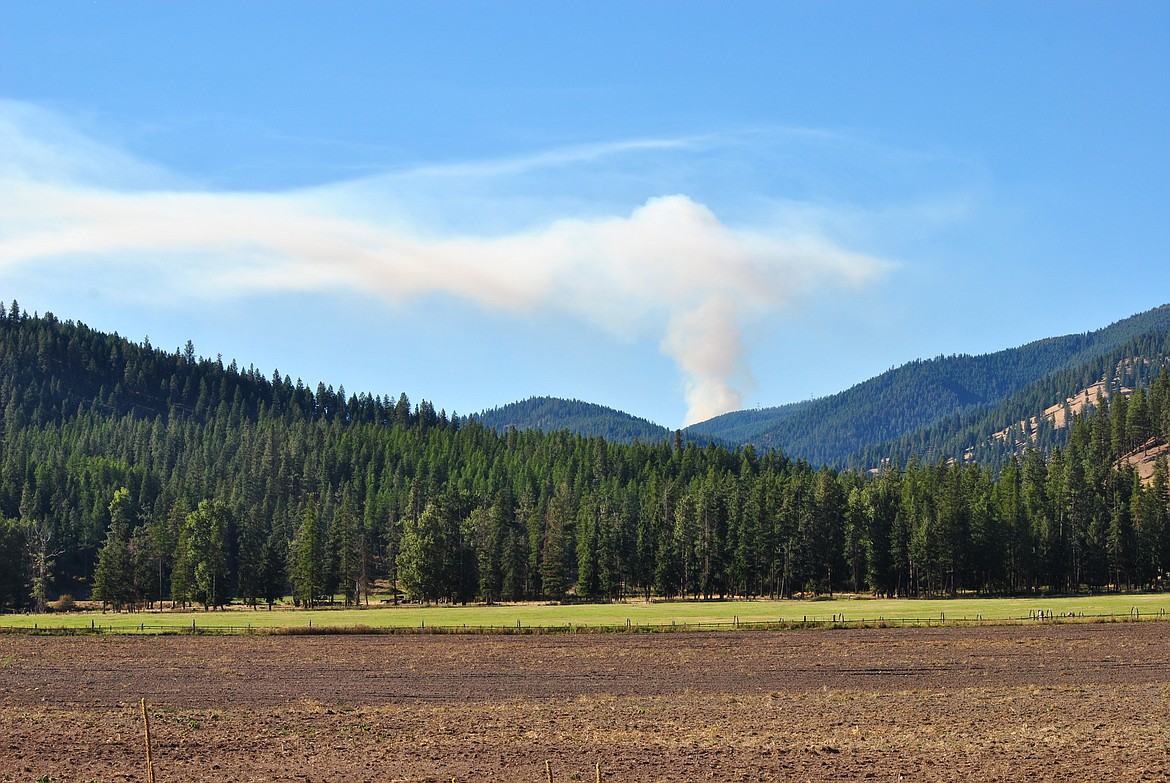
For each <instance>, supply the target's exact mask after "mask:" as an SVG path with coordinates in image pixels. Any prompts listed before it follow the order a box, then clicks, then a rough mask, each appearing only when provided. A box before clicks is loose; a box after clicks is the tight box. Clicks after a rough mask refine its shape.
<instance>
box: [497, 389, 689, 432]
mask: <svg viewBox="0 0 1170 783" xmlns="http://www.w3.org/2000/svg"><path fill="white" fill-rule="evenodd" d="M476 418H478V419H479V421H480V423H481V424H483V425H484V426H485V427H489V428H491V429H494V430H496V431H498V432H505V431H507V430H508V429H509V428H515V429H517V430H544V431H545V432H554V431H557V430H569V431H570V432H573V433H575V434H578V435H584V436H586V437H599V438H604V439H605V440H608V441H613V442H616V443H633V442H634V441H635V440H637V441H641V442H642V443H661V442H663V441H666V440H670V439H672V438H673V437H674V433H673V432H671V431H670V430H668V429H667V428H666V427H663V426H660V425H658V424H655V423H653V422H651V421H647V420H646V419H640V418H638V417H637V416H631V415H630V414H628V413H622V412H621V411H618V410H614V409H613V408H607V407H605V406H603V405H596V404H594V403H591V402H582V401H581V400H564V399H560V398H557V397H529V398H528V399H527V400H522V401H520V402H513V403H509V404H508V405H502V406H500V407H498V408H492V409H491V410H486V411H484V412H483V413H481V414H479V415H478V416H477V417H476Z"/></svg>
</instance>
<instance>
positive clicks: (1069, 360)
mask: <svg viewBox="0 0 1170 783" xmlns="http://www.w3.org/2000/svg"><path fill="white" fill-rule="evenodd" d="M1168 332H1170V305H1163V306H1161V307H1158V308H1155V309H1153V310H1150V311H1147V312H1145V313H1141V314H1138V315H1135V316H1132V317H1130V318H1126V319H1124V320H1122V321H1118V322H1117V323H1114V324H1112V325H1111V326H1107V327H1105V328H1103V329H1100V330H1097V331H1095V332H1088V333H1084V334H1074V335H1066V336H1063V337H1052V338H1048V339H1044V340H1038V341H1036V342H1032V343H1029V344H1027V345H1024V346H1020V347H1019V348H1011V349H1007V350H1003V351H998V352H995V353H991V354H984V355H981V356H967V355H958V356H946V357H943V356H940V357H938V358H935V359H929V360H917V361H913V362H910V363H908V364H905V365H903V366H901V367H898V368H895V369H891V370H889V371H887V372H884V373H882V374H881V375H879V376H877V377H875V378H871V379H870V380H867V381H864V382H862V383H860V384H857V385H856V386H854V387H852V388H850V389H848V390H846V391H843V392H840V393H838V394H834V395H832V396H829V397H823V398H820V399H817V400H810V401H807V402H802V403H797V404H795V405H789V406H781V407H779V408H766V409H757V410H752V411H739V412H734V413H728V414H724V415H723V416H718V417H716V418H714V419H710V420H708V421H705V422H702V423H700V424H696V425H692V426H691V427H690V428H688V429H689V431H691V432H696V433H700V434H706V435H712V436H716V437H720V438H723V439H724V440H726V441H728V442H730V443H741V444H742V443H751V444H753V445H754V446H756V447H757V448H782V449H783V450H784V452H785V453H786V454H789V455H790V456H794V457H800V458H803V459H807V460H809V461H810V462H812V463H813V464H821V463H826V464H830V465H854V466H860V465H862V464H867V463H868V464H877V462H876V461H875V460H880V459H882V458H886V457H890V456H893V457H901V458H903V459H905V458H906V457H907V456H908V454H909V453H910V452H911V451H913V453H915V454H917V455H918V456H919V457H922V458H934V457H936V456H942V455H946V456H953V457H959V458H961V457H962V456H963V454H964V453H965V452H966V450H967V449H968V448H971V447H976V446H977V442H976V441H975V440H974V439H973V438H974V433H972V432H966V430H967V429H968V428H969V427H971V426H973V422H975V421H977V420H980V419H983V418H985V417H990V418H991V419H995V420H1002V422H1003V426H1008V425H1009V424H1010V422H1011V421H1012V420H1013V417H1014V420H1015V421H1019V420H1021V419H1025V418H1027V417H1029V416H1031V415H1034V414H1035V413H1037V412H1039V411H1040V410H1043V408H1044V407H1046V406H1048V405H1051V404H1052V403H1053V402H1057V401H1059V400H1062V399H1064V398H1065V397H1066V396H1069V395H1071V394H1073V393H1074V392H1075V391H1076V390H1077V389H1078V388H1082V387H1083V385H1088V383H1092V382H1093V381H1092V380H1088V379H1085V378H1083V377H1082V376H1083V375H1084V373H1085V372H1087V371H1088V370H1087V369H1086V368H1091V367H1096V366H1098V365H1099V364H1101V363H1102V362H1105V361H1108V360H1113V361H1120V359H1121V358H1124V354H1125V353H1126V352H1127V351H1128V352H1129V353H1131V354H1132V355H1134V356H1145V355H1146V354H1144V353H1142V351H1143V350H1145V347H1144V346H1148V345H1149V344H1150V343H1151V342H1157V341H1158V340H1159V339H1160V338H1164V337H1165V335H1166V334H1167V333H1168ZM1127 346H1137V347H1132V348H1127ZM1101 372H1102V373H1104V372H1105V370H1103V369H1102V371H1101ZM1101 377H1102V375H1097V376H1095V377H1094V379H1093V380H1099V379H1100V378H1101ZM1058 380H1059V381H1060V383H1058V382H1057V381H1058ZM1083 380H1086V381H1087V383H1084V384H1083V385H1077V384H1082V381H1083ZM1042 392H1043V393H1047V394H1048V396H1047V397H1046V398H1044V399H1043V400H1040V399H1039V398H1037V395H1038V394H1040V393H1042ZM1034 398H1035V400H1036V402H1037V403H1041V402H1042V404H1037V405H1033V406H1032V407H1031V408H1027V409H1025V408H1023V407H1022V406H1023V405H1024V401H1025V400H1032V399H1034ZM1001 406H1004V407H1003V408H1002V410H1001V409H1000V407H1001ZM986 434H988V435H990V431H988V432H987V433H986ZM883 450H887V451H888V453H882V452H883Z"/></svg>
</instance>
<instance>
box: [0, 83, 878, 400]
mask: <svg viewBox="0 0 1170 783" xmlns="http://www.w3.org/2000/svg"><path fill="white" fill-rule="evenodd" d="M17 108H19V105H18V106H17ZM21 113H22V112H21V111H14V110H13V107H12V106H11V105H8V104H0V133H3V137H4V139H5V140H8V141H11V142H12V144H11V146H10V147H9V148H8V149H9V150H10V152H9V154H8V158H9V164H8V165H6V166H4V167H3V168H2V169H0V192H2V193H3V203H2V205H0V274H4V273H5V272H6V271H11V270H13V269H15V268H17V267H20V266H22V265H31V264H36V265H48V264H53V263H61V262H65V261H68V262H69V263H70V264H71V265H72V268H74V269H77V268H79V267H82V268H84V267H85V266H86V265H88V266H91V267H93V268H94V271H95V272H96V271H98V270H99V269H100V268H101V267H102V265H106V264H109V263H111V261H117V262H118V263H120V264H132V265H134V266H136V267H138V268H139V269H141V270H142V271H143V272H144V274H145V273H149V274H146V275H145V276H146V277H148V278H149V279H151V280H161V281H165V282H164V283H163V284H164V285H169V286H170V287H172V289H173V291H175V292H180V291H181V292H182V293H183V294H184V295H191V294H192V293H194V294H196V295H203V296H207V297H212V296H215V297H222V296H224V295H235V296H248V295H252V294H257V293H264V292H273V291H321V290H336V291H357V292H361V293H367V294H372V295H375V296H377V297H380V298H382V299H385V300H388V301H393V302H409V301H413V300H415V299H416V298H418V297H420V296H423V295H426V294H429V293H436V292H438V293H444V294H448V295H451V296H454V297H458V298H460V299H462V300H465V301H467V302H470V303H474V304H475V305H477V306H480V307H483V308H488V309H492V310H498V311H502V312H505V313H508V312H547V313H552V314H555V315H560V316H570V317H572V318H575V319H578V320H580V321H582V322H585V323H589V324H592V325H595V326H598V327H601V328H603V329H606V330H609V331H611V332H612V333H614V334H617V335H622V336H628V337H635V336H643V335H651V336H656V337H657V338H658V339H660V346H661V350H662V351H663V353H665V354H666V355H668V356H669V357H671V358H672V359H673V360H674V361H675V362H676V364H677V365H678V367H679V369H680V371H681V373H682V375H683V379H684V385H685V393H686V398H687V404H688V408H689V410H688V414H687V423H693V422H696V421H701V420H703V419H705V418H709V417H710V416H714V415H717V414H719V413H723V412H726V411H728V410H732V409H735V408H737V407H739V406H740V404H741V402H742V397H741V394H742V389H743V387H744V385H745V384H750V383H751V375H750V371H749V369H748V368H747V367H746V365H745V354H744V351H745V348H744V338H743V333H744V331H745V330H747V329H750V328H751V326H752V324H753V323H754V322H755V321H756V320H757V319H758V318H760V317H761V316H763V315H765V314H766V313H768V312H770V311H773V310H776V309H779V308H784V307H785V306H787V305H788V304H789V303H791V302H792V301H794V300H799V299H801V298H803V297H810V296H816V295H818V293H819V292H820V291H822V290H827V289H833V288H837V287H840V286H857V285H862V284H864V283H866V282H867V281H869V280H872V279H873V278H875V277H876V276H878V275H881V274H882V273H883V271H884V270H885V269H887V268H888V265H887V264H886V263H885V262H883V261H881V260H878V259H876V258H873V257H870V256H868V255H865V254H862V253H857V252H851V251H849V250H846V249H844V248H842V247H839V246H837V245H835V244H834V243H833V242H832V241H830V240H829V239H827V238H825V237H824V236H820V235H818V234H817V233H816V232H815V231H806V232H803V233H800V234H796V233H777V232H775V231H772V232H765V231H760V230H753V229H750V228H744V227H737V226H733V225H728V224H727V223H725V222H723V221H721V220H720V218H719V217H718V216H716V215H715V214H714V213H713V212H712V211H711V210H710V209H708V208H707V207H706V206H704V205H703V204H701V203H697V202H696V201H695V200H693V199H692V198H690V197H688V196H687V195H681V194H674V195H664V196H658V197H652V198H649V199H646V200H645V201H644V202H643V203H641V204H640V205H639V206H636V207H634V208H633V209H629V208H628V207H627V208H626V209H625V210H624V211H622V212H620V213H619V212H614V211H612V210H611V211H609V212H607V213H605V214H600V215H598V214H591V215H588V216H585V217H581V216H576V217H547V216H545V217H543V218H542V219H540V221H539V222H534V223H533V224H531V225H527V226H524V227H521V228H516V227H514V226H511V227H509V228H508V229H507V230H504V231H496V232H483V231H481V232H470V231H464V232H460V233H439V232H436V231H435V230H434V228H433V226H431V227H429V228H427V229H425V230H424V229H423V228H421V227H420V226H417V225H414V224H413V223H412V221H411V219H410V217H409V215H410V214H411V209H410V202H411V199H412V193H411V192H410V191H409V190H404V186H406V185H408V184H409V181H410V177H389V178H387V179H385V180H384V181H382V182H379V180H378V179H377V178H373V179H366V180H363V181H361V182H360V183H353V182H350V183H345V182H343V183H337V184H335V185H331V186H324V187H319V188H314V189H311V190H303V191H291V192H282V193H238V192H229V193H220V192H199V191H194V190H177V189H171V190H161V189H143V188H141V187H139V188H133V187H127V186H125V185H124V184H123V183H124V178H120V177H111V176H110V166H109V165H108V164H109V162H110V161H115V162H117V161H121V162H122V163H125V165H126V166H127V167H128V169H129V170H131V171H141V172H150V171H151V167H149V166H146V165H145V164H141V163H138V162H136V161H134V160H133V159H132V158H130V157H129V156H125V155H122V154H120V153H117V152H114V151H109V150H106V149H105V148H102V147H101V146H100V145H97V144H94V143H92V142H89V141H87V140H85V139H83V138H81V137H79V136H77V135H76V134H69V133H46V134H44V135H43V136H40V137H38V136H35V135H30V134H35V133H36V131H37V128H38V127H40V128H44V127H45V126H46V125H47V124H46V123H45V122H43V121H38V122H37V123H33V124H32V127H30V124H29V123H28V122H27V121H26V120H27V117H22V116H20V115H21ZM25 113H26V114H27V112H25ZM41 119H43V118H41ZM670 144H671V143H670V142H667V141H662V142H655V141H647V142H635V143H627V144H620V145H608V146H606V145H599V146H597V147H590V148H579V149H576V150H569V151H566V152H562V153H557V152H553V153H545V154H543V155H541V156H534V157H533V158H531V159H529V160H519V159H517V160H512V161H506V162H504V163H501V164H498V165H495V164H483V165H478V164H477V166H476V167H472V168H476V172H475V175H474V176H476V177H479V178H481V179H482V178H483V177H490V176H506V175H507V174H508V173H509V172H514V171H516V170H519V169H525V170H528V169H532V168H541V167H556V166H562V165H566V163H571V162H573V161H576V160H580V159H583V158H584V159H589V160H595V159H596V158H598V157H604V156H605V155H608V154H616V153H621V154H627V153H630V152H633V151H637V150H638V149H640V148H642V147H646V148H652V149H657V148H662V147H669V146H670ZM493 166H494V168H493ZM41 171H48V172H52V176H38V173H39V172H41ZM469 172H470V169H469ZM501 172H502V173H501ZM434 173H435V172H434V171H431V172H429V173H427V174H426V175H425V176H427V177H429V178H431V179H434V176H433V175H434ZM458 173H459V167H444V168H443V169H442V177H441V178H442V179H445V180H449V187H450V188H451V189H453V190H457V189H458V188H459V187H460V181H461V180H460V177H459V176H457V174H458ZM469 176H471V174H470V173H469ZM111 183H112V184H111ZM432 184H433V183H432ZM355 190H361V191H363V192H366V193H369V192H370V191H371V190H373V191H376V192H377V193H378V195H379V196H380V203H381V204H382V205H383V206H384V209H383V210H381V214H379V212H378V211H377V210H372V209H369V208H367V209H364V210H353V211H349V210H347V209H346V205H347V204H352V203H353V196H354V192H355ZM159 293H160V292H157V291H156V292H151V295H158V294H159Z"/></svg>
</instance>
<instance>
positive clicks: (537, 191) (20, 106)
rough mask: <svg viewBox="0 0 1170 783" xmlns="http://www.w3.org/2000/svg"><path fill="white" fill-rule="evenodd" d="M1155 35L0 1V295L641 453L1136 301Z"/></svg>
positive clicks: (1155, 118) (1047, 8)
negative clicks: (597, 435)
mask: <svg viewBox="0 0 1170 783" xmlns="http://www.w3.org/2000/svg"><path fill="white" fill-rule="evenodd" d="M1168 182H1170V5H1168V4H1166V3H1163V2H1127V3H1079V2H1071V3H1070V2H1061V3H1055V2H1054V3H1044V2H1038V3H1029V4H1020V3H994V2H992V3H988V2H979V3H963V2H953V3H925V2H872V3H862V2H823V3H811V2H791V3H786V2H768V3H750V2H743V3H730V4H729V3H637V4H631V3H589V4H568V3H520V2H506V3H505V2H498V3H492V2H486V3H485V2H480V3H449V2H435V3H417V4H405V3H381V2H379V3H330V4H323V3H298V2H282V3H276V2H256V3H245V4H239V3H215V2H200V3H188V4H177V3H167V4H162V3H134V2H118V3H108V2H91V3H80V2H69V3H57V2H38V3H3V4H0V298H2V299H4V300H5V301H9V300H11V299H17V300H19V301H20V303H21V305H22V306H23V307H25V308H27V309H31V310H37V311H40V312H44V311H46V310H51V311H52V312H54V313H55V314H56V315H57V316H58V317H61V318H72V319H74V320H79V321H83V322H85V323H87V324H89V325H91V326H93V327H96V328H99V329H103V330H106V331H117V332H118V333H120V334H122V335H124V336H127V337H129V338H131V339H134V340H142V339H143V338H144V337H147V336H149V338H150V340H151V342H152V343H153V344H154V345H156V346H162V347H166V348H177V347H178V346H179V345H182V344H183V343H185V342H186V340H188V339H191V340H193V341H194V343H195V346H196V351H197V352H198V353H200V354H203V355H209V356H214V355H216V354H222V355H223V357H224V358H225V360H227V359H231V358H235V359H237V360H239V361H240V362H241V363H242V364H244V365H248V364H254V365H255V366H257V367H258V368H260V369H261V370H263V371H264V372H265V374H270V373H271V371H272V370H273V369H274V368H278V369H279V370H280V371H281V372H282V373H286V374H289V375H291V376H292V377H293V378H294V379H295V378H297V377H300V378H302V379H303V380H304V381H305V382H306V383H309V384H311V385H314V386H315V385H316V383H317V381H324V382H326V383H327V384H331V385H339V384H343V385H344V386H345V388H346V390H347V391H349V392H357V391H371V392H373V393H377V394H390V395H394V396H396V395H397V394H398V393H399V392H402V391H405V392H406V393H407V394H408V395H410V396H411V398H412V399H415V400H418V399H420V398H427V399H430V400H432V401H434V402H435V404H436V406H437V407H441V408H445V409H446V410H447V411H448V412H450V411H452V410H457V411H459V412H460V413H470V412H474V411H477V410H480V409H483V408H486V407H491V406H495V405H500V404H504V403H507V402H510V401H513V400H517V399H521V398H524V397H527V396H531V395H537V394H551V395H556V396H563V397H576V398H580V399H585V400H589V401H593V402H598V403H602V404H605V405H610V406H613V407H616V408H620V409H623V410H626V411H629V412H631V413H634V414H636V415H640V416H644V417H646V418H649V419H652V420H654V421H657V422H659V423H662V424H665V425H667V426H672V427H673V426H678V425H681V424H683V423H684V422H688V421H694V420H701V419H703V418H706V417H708V416H710V415H714V414H716V413H719V412H722V411H724V410H729V409H733V408H737V407H755V406H767V405H776V404H781V403H785V402H791V401H795V400H801V399H807V398H809V397H814V396H821V395H824V394H831V393H833V392H836V391H840V390H841V389H844V388H847V387H848V386H851V385H853V384H854V383H858V382H860V381H862V380H865V379H866V378H868V377H871V376H873V375H875V374H877V373H879V372H881V371H883V370H886V369H888V368H890V367H892V366H895V365H899V364H902V363H904V362H906V361H910V360H913V359H915V358H921V357H931V356H937V355H939V354H951V353H983V352H987V351H993V350H998V349H1001V348H1006V347H1011V346H1014V345H1018V344H1021V343H1024V342H1027V341H1030V340H1034V339H1038V338H1042V337H1047V336H1051V335H1056V334H1065V333H1070V332H1081V331H1088V330H1091V329H1095V328H1098V327H1100V326H1104V325H1106V324H1108V323H1110V322H1112V321H1115V320H1118V319H1120V318H1123V317H1126V316H1128V315H1131V314H1133V313H1136V312H1140V311H1143V310H1146V309H1149V308H1151V307H1154V306H1157V305H1160V304H1164V303H1166V302H1170V263H1167V262H1168V259H1167V248H1168V247H1170V188H1167V183H1168Z"/></svg>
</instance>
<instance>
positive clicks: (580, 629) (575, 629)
mask: <svg viewBox="0 0 1170 783" xmlns="http://www.w3.org/2000/svg"><path fill="white" fill-rule="evenodd" d="M1167 617H1168V615H1167V613H1166V610H1165V609H1159V610H1158V611H1157V612H1146V613H1144V614H1143V613H1142V612H1141V611H1139V610H1138V609H1137V608H1136V607H1135V608H1132V609H1130V611H1129V613H1128V614H1116V613H1111V614H1089V615H1086V614H1084V613H1083V612H1082V613H1075V612H1069V613H1059V612H1053V611H1051V610H1048V609H1034V610H1032V611H1030V612H1029V613H1028V616H1027V617H988V618H985V617H983V616H982V615H975V616H974V617H968V616H963V617H947V616H946V614H945V613H940V614H939V615H938V616H930V617H884V616H878V617H847V616H846V615H845V614H835V615H833V616H832V617H831V618H829V619H826V618H824V617H820V616H814V617H812V618H810V617H809V616H808V615H802V616H801V617H800V619H797V618H796V617H791V618H785V617H778V618H777V619H776V620H751V621H741V620H740V619H739V618H738V617H735V618H733V619H731V620H718V621H707V622H702V621H695V622H675V621H672V622H670V623H635V622H632V621H631V620H629V619H627V620H626V622H625V624H624V625H588V624H581V623H566V624H564V625H523V624H521V622H520V620H517V621H516V623H515V625H467V624H449V625H442V624H440V625H435V624H433V623H432V624H430V625H428V624H427V623H426V622H425V621H423V622H422V623H420V624H419V625H417V626H413V625H412V626H401V625H398V626H369V625H320V624H317V625H313V622H312V620H310V621H309V622H308V623H307V624H306V625H281V626H264V625H251V624H248V625H219V624H208V625H199V624H198V620H197V619H196V618H192V620H191V623H190V625H187V624H186V623H184V624H181V625H180V624H175V623H168V624H151V623H146V622H141V623H138V624H137V625H134V624H128V623H107V624H102V623H98V622H97V621H96V620H91V621H90V624H89V625H88V626H84V625H82V626H69V625H57V626H54V625H48V624H44V623H39V622H38V623H34V624H33V625H32V626H31V627H29V626H25V625H20V626H16V625H3V624H0V633H14V634H21V633H23V634H44V635H62V636H75V635H86V634H106V635H136V634H137V635H177V634H190V635H200V634H205V635H226V636H242V635H253V634H255V635H261V634H266V635H290V636H296V635H341V634H481V635H482V634H500V635H540V634H591V633H605V634H610V633H643V634H644V633H685V632H699V631H787V630H798V629H806V628H819V629H859V628H909V627H916V628H943V627H964V626H966V627H970V626H995V625H1026V624H1035V623H1109V622H1145V621H1150V620H1166V619H1167Z"/></svg>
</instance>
